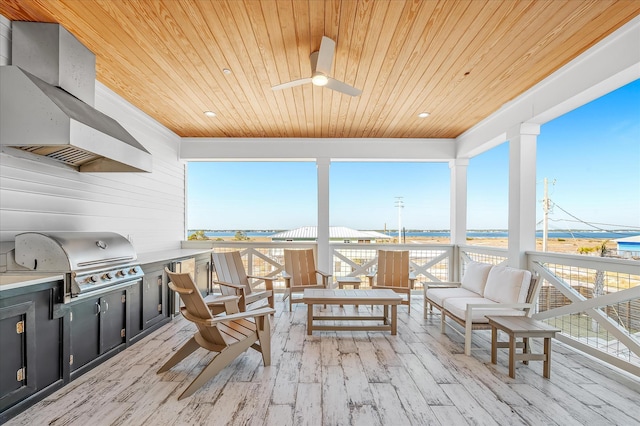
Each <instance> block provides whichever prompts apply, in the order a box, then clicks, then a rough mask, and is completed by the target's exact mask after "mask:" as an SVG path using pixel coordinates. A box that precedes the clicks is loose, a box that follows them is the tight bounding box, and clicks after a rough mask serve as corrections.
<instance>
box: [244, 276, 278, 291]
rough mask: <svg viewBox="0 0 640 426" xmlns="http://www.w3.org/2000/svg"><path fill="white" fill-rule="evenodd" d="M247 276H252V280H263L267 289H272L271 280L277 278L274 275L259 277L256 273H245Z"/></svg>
mask: <svg viewBox="0 0 640 426" xmlns="http://www.w3.org/2000/svg"><path fill="white" fill-rule="evenodd" d="M247 278H252V279H254V280H263V281H264V285H265V287H266V288H267V290H273V282H274V281H275V280H277V278H276V277H259V276H257V275H247Z"/></svg>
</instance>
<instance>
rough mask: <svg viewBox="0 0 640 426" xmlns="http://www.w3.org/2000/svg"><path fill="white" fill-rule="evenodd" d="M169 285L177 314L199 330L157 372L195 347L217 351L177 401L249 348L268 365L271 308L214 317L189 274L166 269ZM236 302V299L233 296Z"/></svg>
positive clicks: (171, 364) (166, 368) (189, 394)
mask: <svg viewBox="0 0 640 426" xmlns="http://www.w3.org/2000/svg"><path fill="white" fill-rule="evenodd" d="M165 271H166V272H167V274H168V275H169V279H170V280H171V282H170V283H169V287H170V288H171V289H172V290H173V291H175V292H176V293H178V294H179V295H180V298H181V299H182V302H183V303H184V306H183V307H181V308H180V313H181V314H182V316H184V317H185V318H186V319H187V320H189V321H191V322H193V323H194V324H195V325H196V327H197V328H198V331H197V332H196V333H195V334H194V335H193V337H192V338H191V339H189V340H188V341H187V343H185V344H184V345H183V346H182V347H181V348H180V349H178V351H177V352H176V353H175V354H174V355H173V356H172V357H171V358H170V359H169V360H168V361H167V362H166V363H165V364H164V365H163V366H162V367H160V370H158V374H160V373H164V372H165V371H168V370H169V369H170V368H172V367H173V366H175V365H177V364H178V363H179V362H180V361H182V360H183V359H185V358H186V357H188V356H189V355H191V354H192V353H193V352H195V350H196V349H198V348H204V349H206V350H208V351H212V352H217V354H216V355H215V356H214V357H213V359H212V360H211V361H210V362H209V364H208V365H207V366H206V367H205V368H204V369H203V370H202V371H201V372H200V374H198V376H197V377H196V378H195V379H194V380H193V382H191V384H190V385H189V386H188V387H187V389H185V391H184V392H182V394H181V395H180V396H179V397H178V399H179V400H180V399H182V398H186V397H189V396H191V395H192V394H193V393H194V392H195V391H196V390H198V389H199V388H200V387H202V385H204V384H205V383H206V382H208V381H209V380H210V379H211V378H212V377H214V376H215V375H216V374H218V372H220V371H221V370H222V369H223V368H225V367H226V366H227V365H229V364H230V363H231V362H232V361H233V360H234V359H236V357H237V356H239V355H240V354H242V353H243V352H244V351H246V350H247V349H249V348H252V349H255V350H256V351H258V352H260V353H262V361H263V362H264V365H265V366H267V365H269V364H270V363H271V325H270V323H269V315H270V314H272V313H274V312H275V311H274V310H273V309H271V308H262V309H256V310H253V311H249V312H240V313H235V314H231V315H226V316H220V317H214V316H213V314H212V313H211V311H210V309H209V307H208V306H207V304H206V303H205V301H204V299H203V298H202V295H201V294H200V292H199V291H198V289H197V287H196V285H195V283H194V282H193V280H192V279H191V276H189V274H188V273H174V272H171V271H170V270H168V269H165ZM232 298H233V299H236V297H235V296H234V297H232Z"/></svg>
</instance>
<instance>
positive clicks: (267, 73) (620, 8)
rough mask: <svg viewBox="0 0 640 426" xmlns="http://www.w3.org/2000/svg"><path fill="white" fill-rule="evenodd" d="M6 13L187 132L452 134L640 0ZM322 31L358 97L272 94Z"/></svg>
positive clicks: (316, 2)
mask: <svg viewBox="0 0 640 426" xmlns="http://www.w3.org/2000/svg"><path fill="white" fill-rule="evenodd" d="M0 14H2V15H4V16H5V17H7V18H9V19H10V20H27V21H42V22H58V23H60V24H62V25H63V26H64V27H65V28H67V29H68V30H69V31H71V32H72V33H73V34H74V35H76V37H78V38H79V39H80V41H82V42H83V43H84V44H85V45H86V46H87V47H88V48H89V49H91V50H92V51H93V52H94V53H95V54H96V56H97V78H98V80H99V81H101V82H102V83H104V84H105V85H106V86H108V87H109V88H111V89H112V90H113V91H115V92H116V93H118V94H119V95H121V96H122V97H123V98H125V99H126V100H128V101H129V102H131V103H132V104H134V105H135V106H137V107H138V108H140V109H141V110H143V111H145V112H146V113H147V114H149V115H150V116H152V117H154V118H155V119H156V120H158V121H159V122H160V123H162V124H163V125H165V126H166V127H168V128H169V129H171V130H173V131H174V132H175V133H177V134H178V135H180V136H196V137H198V136H208V137H330V138H334V137H348V138H351V137H366V138H381V137H400V138H407V137H416V138H437V137H445V138H449V137H456V136H458V135H460V134H461V133H462V132H464V131H465V130H467V129H469V128H470V127H472V126H473V125H474V124H476V123H478V122H479V121H480V120H482V119H483V118H485V117H487V116H488V115H490V114H491V113H493V112H495V111H496V110H498V109H499V108H500V107H501V106H502V105H503V104H504V103H506V102H508V101H509V100H511V99H513V98H514V97H516V96H518V95H519V94H521V93H522V92H524V91H525V90H527V89H529V88H530V87H532V86H533V85H535V84H536V83H538V82H539V81H541V80H543V79H544V78H545V77H547V76H548V75H550V74H551V73H553V72H554V71H556V70H557V69H559V68H560V67H561V66H562V65H564V64H566V63H567V62H569V61H570V60H571V59H573V58H575V57H576V56H578V55H579V54H580V53H582V52H584V51H585V50H587V49H588V48H590V47H591V46H593V45H594V44H595V43H596V42H598V41H599V40H601V39H602V38H604V37H605V36H607V35H608V34H610V33H611V32H612V31H614V30H616V29H617V28H619V27H620V26H621V25H623V24H624V23H626V22H628V21H629V20H630V19H632V18H633V17H634V16H637V15H638V14H640V1H637V0H622V1H615V0H580V1H578V0H569V1H560V0H549V1H545V0H530V1H518V0H513V1H510V0H507V1H496V0H440V1H436V0H425V1H420V0H413V1H411V0H406V1H403V0H394V1H384V0H377V1H374V0H358V1H356V0H343V1H340V0H330V1H320V0H286V1H284V0H282V1H281V0H277V1H274V0H261V1H258V0H245V1H241V0H228V1H215V0H212V1H204V0H202V1H186V0H185V1H177V0H138V1H129V0H100V1H96V0H58V1H53V0H2V1H1V2H0ZM323 35H326V36H328V37H330V38H332V39H334V40H335V41H336V43H337V45H336V52H335V59H334V64H333V72H332V75H333V77H334V78H336V79H338V80H342V81H345V82H346V83H348V84H350V85H353V86H355V87H357V88H359V89H362V95H361V96H359V97H350V96H346V95H343V94H340V93H338V92H333V91H331V90H329V89H326V88H320V87H315V86H312V85H310V84H308V85H304V86H299V87H296V88H291V89H286V90H282V91H272V90H271V86H273V85H276V84H279V83H283V82H287V81H290V80H293V79H297V78H302V77H309V76H310V75H311V68H310V62H309V55H310V54H311V52H313V51H315V50H317V49H318V48H319V46H320V40H321V38H322V36H323ZM223 69H229V70H231V73H230V74H225V73H223ZM207 110H211V111H215V112H216V114H217V116H216V117H213V118H210V117H206V116H205V115H203V111H207ZM420 112H429V113H431V115H430V116H429V117H428V118H424V119H421V118H418V117H417V114H418V113H420Z"/></svg>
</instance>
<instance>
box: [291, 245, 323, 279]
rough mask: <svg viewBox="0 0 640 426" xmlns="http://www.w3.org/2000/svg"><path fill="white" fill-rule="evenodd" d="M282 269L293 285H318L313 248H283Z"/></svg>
mask: <svg viewBox="0 0 640 426" xmlns="http://www.w3.org/2000/svg"><path fill="white" fill-rule="evenodd" d="M284 270H285V271H286V272H287V274H289V275H291V277H292V282H293V285H295V286H305V285H318V276H317V274H316V263H315V259H314V255H313V249H305V250H285V251H284Z"/></svg>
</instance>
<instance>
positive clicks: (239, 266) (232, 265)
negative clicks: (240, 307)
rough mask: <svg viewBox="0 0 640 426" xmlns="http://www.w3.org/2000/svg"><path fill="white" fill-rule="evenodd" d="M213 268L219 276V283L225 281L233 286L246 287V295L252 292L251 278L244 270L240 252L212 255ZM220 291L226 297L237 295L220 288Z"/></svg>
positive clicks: (230, 290)
mask: <svg viewBox="0 0 640 426" xmlns="http://www.w3.org/2000/svg"><path fill="white" fill-rule="evenodd" d="M211 258H212V260H213V266H214V268H215V270H216V275H217V276H218V281H224V282H227V283H232V284H242V285H243V286H244V287H245V294H246V295H249V294H251V292H252V289H251V286H250V285H249V278H247V273H246V272H245V270H244V264H243V263H242V256H241V255H240V252H239V251H229V252H226V253H213V254H212V255H211ZM220 291H221V292H222V294H223V295H225V296H232V295H235V292H234V291H233V289H231V288H229V287H225V286H220Z"/></svg>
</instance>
